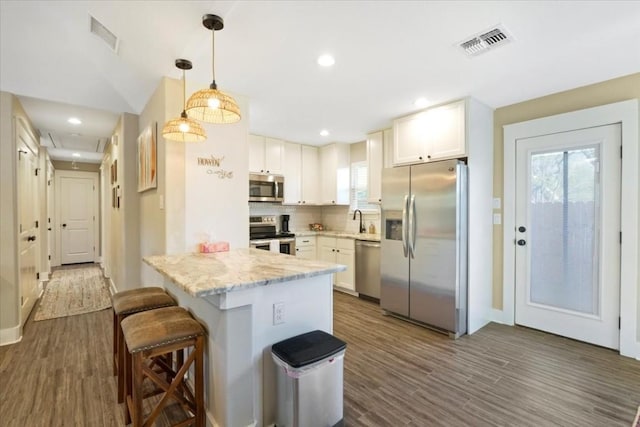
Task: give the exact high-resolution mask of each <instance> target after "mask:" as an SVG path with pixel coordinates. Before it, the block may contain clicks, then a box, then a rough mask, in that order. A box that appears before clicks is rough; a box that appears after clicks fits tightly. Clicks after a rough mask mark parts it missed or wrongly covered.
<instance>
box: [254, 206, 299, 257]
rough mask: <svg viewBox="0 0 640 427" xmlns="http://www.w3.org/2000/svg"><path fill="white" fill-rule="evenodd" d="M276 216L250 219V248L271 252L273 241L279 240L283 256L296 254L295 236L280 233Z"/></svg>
mask: <svg viewBox="0 0 640 427" xmlns="http://www.w3.org/2000/svg"><path fill="white" fill-rule="evenodd" d="M276 224H277V222H276V217H275V216H252V217H249V246H250V247H252V248H256V249H263V250H266V251H268V250H270V249H271V241H272V240H277V241H278V244H279V251H280V253H282V254H288V255H294V256H295V254H296V238H295V234H293V233H287V232H278V230H277V227H276Z"/></svg>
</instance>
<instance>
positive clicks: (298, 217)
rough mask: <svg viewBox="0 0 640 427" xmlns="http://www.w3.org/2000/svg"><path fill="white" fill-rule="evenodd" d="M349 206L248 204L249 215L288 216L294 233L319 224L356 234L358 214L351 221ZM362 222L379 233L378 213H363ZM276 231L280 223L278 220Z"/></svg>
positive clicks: (333, 229)
mask: <svg viewBox="0 0 640 427" xmlns="http://www.w3.org/2000/svg"><path fill="white" fill-rule="evenodd" d="M349 209H350V208H349V206H284V205H280V204H276V203H255V202H252V203H249V214H250V215H251V216H258V215H276V216H280V215H290V216H291V218H290V220H289V229H290V230H291V231H293V232H294V233H295V232H296V231H307V230H309V224H312V223H316V222H317V223H320V224H323V225H324V226H325V229H326V230H331V231H346V232H351V233H357V232H358V225H359V223H360V222H359V214H358V216H356V219H355V220H353V212H350V211H349ZM362 222H363V224H364V226H365V229H366V230H367V231H369V225H370V224H371V223H373V225H374V226H375V227H376V233H380V211H379V210H378V212H376V213H370V212H367V213H364V214H363V215H362ZM277 226H278V230H279V229H280V221H279V220H278V225H277Z"/></svg>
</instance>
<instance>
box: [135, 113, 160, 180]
mask: <svg viewBox="0 0 640 427" xmlns="http://www.w3.org/2000/svg"><path fill="white" fill-rule="evenodd" d="M156 128H157V125H156V124H154V125H153V126H152V125H149V126H147V127H146V128H144V130H143V131H142V133H141V134H140V136H138V192H142V191H147V190H150V189H152V188H156V187H157V186H158V169H157V146H156V134H157V129H156Z"/></svg>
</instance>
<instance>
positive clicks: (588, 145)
mask: <svg viewBox="0 0 640 427" xmlns="http://www.w3.org/2000/svg"><path fill="white" fill-rule="evenodd" d="M620 147H621V137H620V125H618V124H616V125H609V126H601V127H594V128H589V129H581V130H575V131H571V132H563V133H557V134H552V135H546V136H539V137H534V138H525V139H519V140H517V143H516V159H517V160H516V161H517V164H516V224H515V226H516V242H515V243H516V296H515V297H516V323H517V324H520V325H523V326H528V327H532V328H536V329H540V330H543V331H547V332H551V333H554V334H558V335H562V336H566V337H569V338H573V339H577V340H580V341H585V342H589V343H592V344H597V345H601V346H604V347H609V348H614V349H617V348H619V323H618V322H619V313H620V297H619V295H620V241H619V233H620V172H621V170H620V163H621V162H620Z"/></svg>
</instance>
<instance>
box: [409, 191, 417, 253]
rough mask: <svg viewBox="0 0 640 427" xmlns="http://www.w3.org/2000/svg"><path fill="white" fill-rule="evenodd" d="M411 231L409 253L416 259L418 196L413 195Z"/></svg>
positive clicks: (410, 217)
mask: <svg viewBox="0 0 640 427" xmlns="http://www.w3.org/2000/svg"><path fill="white" fill-rule="evenodd" d="M409 229H410V230H411V240H410V243H409V251H410V254H411V258H415V257H416V256H415V253H416V195H415V194H412V195H411V204H410V205H409Z"/></svg>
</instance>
